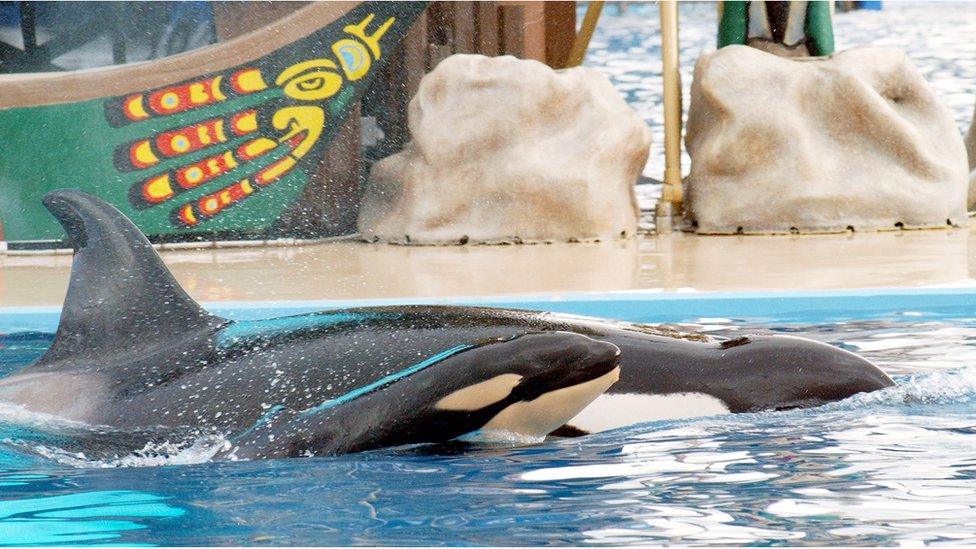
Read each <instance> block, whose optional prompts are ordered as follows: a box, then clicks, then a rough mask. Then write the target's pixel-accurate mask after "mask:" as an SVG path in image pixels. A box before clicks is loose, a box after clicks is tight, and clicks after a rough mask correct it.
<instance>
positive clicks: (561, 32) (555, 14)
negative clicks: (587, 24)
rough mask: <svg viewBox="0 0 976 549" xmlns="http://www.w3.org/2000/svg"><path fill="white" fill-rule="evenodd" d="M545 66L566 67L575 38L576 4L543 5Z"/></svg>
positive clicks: (555, 3)
mask: <svg viewBox="0 0 976 549" xmlns="http://www.w3.org/2000/svg"><path fill="white" fill-rule="evenodd" d="M545 35H546V64H547V65H549V66H550V67H552V68H554V69H561V68H563V67H565V66H566V60H567V59H568V58H569V50H570V49H571V48H572V47H573V40H574V39H575V38H576V2H565V1H558V2H546V3H545Z"/></svg>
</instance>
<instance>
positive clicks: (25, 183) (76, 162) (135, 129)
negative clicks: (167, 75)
mask: <svg viewBox="0 0 976 549" xmlns="http://www.w3.org/2000/svg"><path fill="white" fill-rule="evenodd" d="M423 7H424V6H423V4H421V3H399V2H397V3H385V2H377V3H369V2H367V3H363V4H360V5H359V6H357V7H356V8H354V9H352V10H350V11H349V12H347V13H346V14H345V15H344V16H342V17H340V18H339V19H337V20H336V21H334V22H333V23H332V24H330V25H328V26H326V27H325V28H323V29H321V30H319V31H317V32H314V33H312V34H311V35H308V36H306V37H304V38H302V39H300V40H297V41H296V42H293V43H291V44H289V45H288V46H285V47H284V48H281V49H279V50H277V51H275V52H273V53H271V54H270V55H268V56H266V57H263V58H261V59H258V60H255V61H254V62H251V63H247V64H244V65H240V66H237V67H234V68H232V69H229V70H226V71H222V72H220V73H212V74H203V75H201V76H200V77H198V78H194V79H191V80H189V81H183V82H178V83H174V84H173V85H170V86H166V87H163V88H160V89H152V90H145V91H144V92H142V93H133V94H127V95H124V96H121V97H111V98H106V99H96V100H90V101H83V102H78V103H64V104H57V105H45V106H37V107H26V108H11V109H5V110H0V143H2V144H3V149H4V150H0V221H2V222H3V229H4V236H5V239H6V240H7V241H38V240H42V241H43V240H56V239H60V238H61V231H60V229H59V228H58V227H57V226H56V224H55V223H54V222H53V221H50V216H48V215H46V214H45V213H44V210H43V208H42V206H41V205H40V197H41V196H42V195H43V194H44V193H46V192H47V191H49V190H52V189H55V188H62V187H74V188H80V189H82V190H85V191H88V192H92V193H93V194H97V195H99V196H101V197H103V198H105V199H107V200H109V201H110V202H112V203H113V204H114V205H116V206H117V207H119V208H120V209H121V210H122V211H123V212H124V213H126V215H129V216H130V217H131V218H132V219H133V221H135V222H136V224H137V225H138V226H139V228H140V229H142V231H143V232H145V233H147V234H149V235H152V236H157V237H158V236H160V235H187V234H189V235H192V234H197V233H204V232H205V233H208V234H209V233H213V232H224V233H227V232H231V233H233V232H238V233H241V234H250V235H253V234H261V233H262V232H267V231H270V230H271V228H272V227H273V226H274V223H275V221H276V220H277V219H278V218H279V217H280V216H281V215H282V213H283V212H284V211H285V210H286V209H287V208H288V207H289V206H290V205H291V204H292V203H293V202H294V201H295V200H296V199H297V198H298V196H299V194H300V193H301V191H302V190H303V189H304V187H305V186H306V185H307V184H308V182H309V179H310V178H311V177H312V176H313V175H314V174H315V173H316V170H317V169H318V164H319V161H320V160H321V158H322V154H323V152H324V150H325V147H326V145H328V143H329V142H330V141H331V140H332V139H333V138H334V137H335V135H336V133H337V132H338V130H339V128H340V126H341V124H342V121H343V120H344V118H345V116H346V114H348V112H349V111H350V109H351V108H352V106H353V105H354V104H355V102H356V101H357V99H358V98H359V96H360V95H361V94H362V92H363V91H364V89H365V88H366V86H368V84H369V82H370V79H371V77H373V76H374V75H375V74H376V73H377V71H378V69H379V68H380V67H382V65H383V63H384V62H385V61H386V60H387V59H388V58H389V56H390V54H391V53H392V52H393V51H394V49H395V47H396V45H397V44H398V43H399V41H400V40H401V39H402V38H403V36H404V34H405V33H406V31H407V30H408V29H409V27H410V25H411V23H412V22H413V20H414V19H415V18H416V16H417V15H418V14H419V13H420V12H421V11H422V10H423ZM11 143H12V144H14V146H13V147H8V144H11ZM327 168H328V167H326V169H327Z"/></svg>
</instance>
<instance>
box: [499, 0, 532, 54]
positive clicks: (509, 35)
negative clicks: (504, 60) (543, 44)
mask: <svg viewBox="0 0 976 549" xmlns="http://www.w3.org/2000/svg"><path fill="white" fill-rule="evenodd" d="M524 22H525V14H524V13H523V9H522V6H519V5H511V4H507V5H506V4H503V5H501V6H499V9H498V26H499V27H500V28H501V35H502V37H501V38H502V40H501V42H502V47H501V53H502V54H505V55H514V56H515V57H522V51H523V49H524V47H525V44H524V43H523V39H524V33H523V32H522V25H523V24H524Z"/></svg>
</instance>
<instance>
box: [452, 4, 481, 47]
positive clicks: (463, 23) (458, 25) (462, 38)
mask: <svg viewBox="0 0 976 549" xmlns="http://www.w3.org/2000/svg"><path fill="white" fill-rule="evenodd" d="M453 7H454V13H453V17H452V19H453V22H454V53H475V52H476V51H477V50H476V49H475V30H474V24H475V18H474V14H475V8H474V2H455V3H454V4H453Z"/></svg>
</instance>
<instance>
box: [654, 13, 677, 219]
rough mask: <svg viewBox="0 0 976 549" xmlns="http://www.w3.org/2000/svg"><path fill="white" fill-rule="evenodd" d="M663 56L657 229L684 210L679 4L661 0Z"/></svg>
mask: <svg viewBox="0 0 976 549" xmlns="http://www.w3.org/2000/svg"><path fill="white" fill-rule="evenodd" d="M658 5H659V7H660V10H661V57H662V61H663V70H664V187H663V188H662V189H661V200H660V201H659V202H658V209H657V218H658V223H657V227H658V232H669V231H670V229H671V227H670V218H671V217H672V216H675V215H678V214H680V212H681V202H682V189H681V73H680V72H679V70H678V5H677V3H676V2H675V0H661V2H660V4H658Z"/></svg>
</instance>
